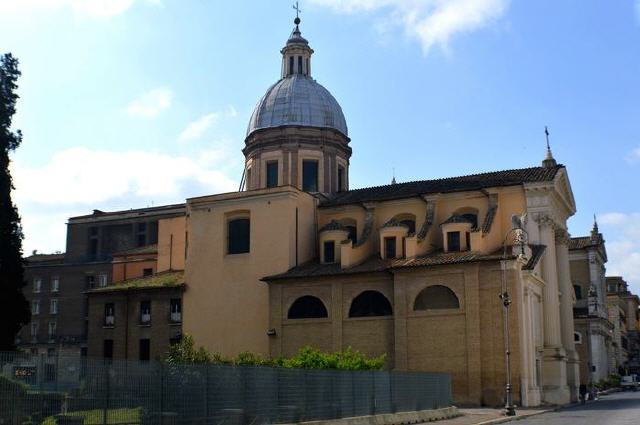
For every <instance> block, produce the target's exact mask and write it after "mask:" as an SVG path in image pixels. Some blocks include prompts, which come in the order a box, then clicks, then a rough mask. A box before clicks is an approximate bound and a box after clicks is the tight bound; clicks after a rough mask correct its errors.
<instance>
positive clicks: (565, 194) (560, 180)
mask: <svg viewBox="0 0 640 425" xmlns="http://www.w3.org/2000/svg"><path fill="white" fill-rule="evenodd" d="M554 187H555V190H556V194H557V195H558V197H559V198H560V199H561V200H562V203H563V204H564V206H565V208H567V210H568V213H569V214H568V215H573V214H575V212H576V200H575V198H574V197H573V190H572V189H571V182H570V181H569V175H568V173H567V169H566V168H564V167H563V168H560V169H559V170H558V173H557V174H556V177H555V178H554Z"/></svg>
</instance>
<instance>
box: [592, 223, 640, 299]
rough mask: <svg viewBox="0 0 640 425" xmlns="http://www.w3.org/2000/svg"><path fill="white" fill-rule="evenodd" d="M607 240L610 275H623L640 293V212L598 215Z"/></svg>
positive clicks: (632, 288)
mask: <svg viewBox="0 0 640 425" xmlns="http://www.w3.org/2000/svg"><path fill="white" fill-rule="evenodd" d="M598 223H599V225H600V231H601V232H602V234H603V235H604V238H605V240H606V249H607V256H608V260H609V261H608V262H607V264H606V267H607V275H608V276H622V277H623V278H624V279H625V280H626V281H627V282H628V283H629V285H630V286H631V290H632V292H634V293H636V294H640V212H636V213H620V212H610V213H606V214H601V215H599V216H598Z"/></svg>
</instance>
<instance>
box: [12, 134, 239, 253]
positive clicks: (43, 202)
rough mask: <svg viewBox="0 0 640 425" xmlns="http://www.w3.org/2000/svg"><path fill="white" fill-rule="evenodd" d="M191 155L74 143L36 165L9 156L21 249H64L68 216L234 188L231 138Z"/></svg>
mask: <svg viewBox="0 0 640 425" xmlns="http://www.w3.org/2000/svg"><path fill="white" fill-rule="evenodd" d="M216 146H217V148H216V149H214V150H206V151H201V152H195V153H194V154H193V155H190V156H186V155H171V154H166V153H157V152H145V151H141V150H129V151H120V152H118V151H108V150H92V149H88V148H85V147H76V148H71V149H67V150H64V151H61V152H58V153H56V154H55V155H54V156H53V157H51V159H50V160H49V162H47V163H45V164H44V165H42V166H32V165H27V164H23V163H21V162H18V161H16V162H13V163H12V166H11V169H12V170H11V171H12V174H13V176H14V183H15V187H16V190H15V192H14V200H15V202H16V204H17V205H18V208H19V211H20V214H21V215H22V219H23V227H24V231H25V235H26V239H25V252H27V253H28V252H31V250H32V249H38V250H39V251H41V252H47V251H53V250H64V240H65V239H64V232H65V222H66V219H67V218H68V217H71V216H74V215H81V214H88V213H90V212H91V210H92V209H93V208H98V209H104V210H114V209H126V208H133V207H145V206H149V205H151V204H152V203H153V204H154V205H162V204H168V203H175V202H183V201H184V200H185V198H187V197H190V196H199V195H205V194H211V193H221V192H230V191H234V190H238V180H239V177H240V176H239V175H237V176H236V175H234V174H232V173H236V172H237V171H236V168H239V169H241V166H239V165H238V164H236V161H235V160H234V157H235V155H233V154H235V149H234V146H235V144H234V143H232V142H231V141H219V142H217V143H216Z"/></svg>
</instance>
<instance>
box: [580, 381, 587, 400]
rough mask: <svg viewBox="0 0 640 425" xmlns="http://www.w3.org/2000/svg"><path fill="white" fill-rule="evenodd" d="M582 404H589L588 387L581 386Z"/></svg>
mask: <svg viewBox="0 0 640 425" xmlns="http://www.w3.org/2000/svg"><path fill="white" fill-rule="evenodd" d="M579 391H580V403H582V404H585V403H586V402H587V386H586V385H585V384H580V390H579Z"/></svg>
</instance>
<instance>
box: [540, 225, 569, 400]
mask: <svg viewBox="0 0 640 425" xmlns="http://www.w3.org/2000/svg"><path fill="white" fill-rule="evenodd" d="M537 221H538V224H539V225H540V239H541V242H542V244H543V245H545V246H546V250H545V253H544V257H543V261H542V274H543V278H544V281H545V287H544V291H543V309H544V318H543V320H544V351H543V357H542V363H543V365H542V386H543V391H544V396H543V398H544V401H545V402H547V403H551V404H566V403H568V402H569V401H570V393H569V387H568V386H567V364H566V352H565V350H564V347H563V346H562V336H561V329H560V299H559V291H558V268H557V258H556V242H555V223H554V221H553V219H552V218H551V217H549V216H548V215H541V216H540V217H538V220H537Z"/></svg>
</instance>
